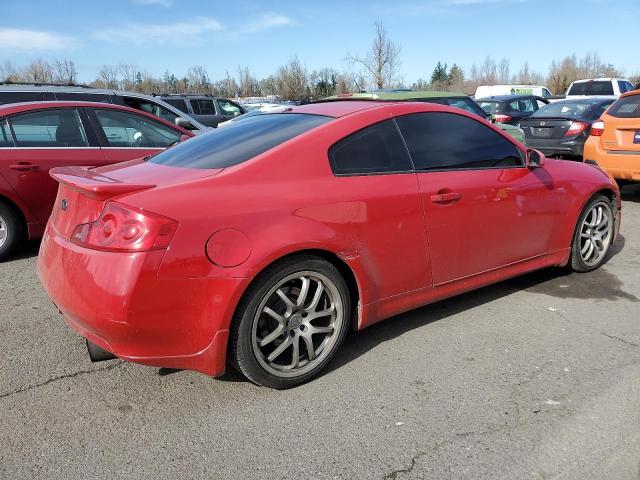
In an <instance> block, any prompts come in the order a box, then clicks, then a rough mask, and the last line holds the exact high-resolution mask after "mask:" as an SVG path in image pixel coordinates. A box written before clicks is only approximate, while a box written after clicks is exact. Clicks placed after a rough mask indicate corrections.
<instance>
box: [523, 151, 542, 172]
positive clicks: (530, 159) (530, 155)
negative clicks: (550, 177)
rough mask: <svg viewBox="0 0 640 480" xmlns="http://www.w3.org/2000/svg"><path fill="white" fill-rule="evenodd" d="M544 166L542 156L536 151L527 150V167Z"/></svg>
mask: <svg viewBox="0 0 640 480" xmlns="http://www.w3.org/2000/svg"><path fill="white" fill-rule="evenodd" d="M543 165H544V155H543V154H542V153H541V152H539V151H538V150H534V149H533V148H530V149H529V150H527V167H529V168H539V167H542V166H543Z"/></svg>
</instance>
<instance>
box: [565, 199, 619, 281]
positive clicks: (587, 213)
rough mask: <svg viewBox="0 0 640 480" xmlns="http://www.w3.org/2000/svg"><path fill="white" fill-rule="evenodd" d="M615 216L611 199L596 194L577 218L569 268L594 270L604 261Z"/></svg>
mask: <svg viewBox="0 0 640 480" xmlns="http://www.w3.org/2000/svg"><path fill="white" fill-rule="evenodd" d="M614 225H615V216H614V213H613V208H612V206H611V201H610V200H609V199H608V198H607V197H606V196H604V195H597V196H596V197H594V198H593V199H591V200H590V201H589V203H588V204H587V206H586V207H585V208H584V210H583V211H582V214H581V215H580V218H579V219H578V225H577V227H576V231H575V234H574V238H573V245H572V247H571V268H572V269H573V270H574V271H576V272H589V271H591V270H595V269H596V268H598V267H599V266H600V265H602V263H603V262H604V260H605V258H606V256H607V252H608V251H609V247H610V246H611V243H612V241H613V233H614Z"/></svg>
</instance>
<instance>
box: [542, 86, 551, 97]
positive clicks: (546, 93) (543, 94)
mask: <svg viewBox="0 0 640 480" xmlns="http://www.w3.org/2000/svg"><path fill="white" fill-rule="evenodd" d="M542 96H543V97H544V98H547V97H550V96H551V92H550V91H549V90H547V89H546V88H543V89H542Z"/></svg>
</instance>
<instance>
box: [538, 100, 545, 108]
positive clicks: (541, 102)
mask: <svg viewBox="0 0 640 480" xmlns="http://www.w3.org/2000/svg"><path fill="white" fill-rule="evenodd" d="M536 103H537V104H538V108H542V107H544V106H545V105H546V103H544V102H543V101H542V100H538V99H536Z"/></svg>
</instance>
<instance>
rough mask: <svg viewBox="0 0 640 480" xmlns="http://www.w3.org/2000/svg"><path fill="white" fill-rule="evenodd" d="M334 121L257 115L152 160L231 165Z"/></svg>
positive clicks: (196, 165) (188, 164)
mask: <svg viewBox="0 0 640 480" xmlns="http://www.w3.org/2000/svg"><path fill="white" fill-rule="evenodd" d="M330 120H332V117H326V116H322V115H308V114H301V113H274V114H268V113H266V114H262V115H255V116H253V117H251V118H247V119H245V120H243V121H242V122H234V123H232V124H229V125H228V126H225V127H224V128H216V129H215V130H212V131H211V132H208V133H206V134H204V135H200V136H198V137H195V138H192V139H190V140H188V141H186V142H183V143H180V144H179V145H176V146H175V147H172V148H170V149H168V150H165V151H164V152H162V153H160V154H158V155H156V156H154V157H152V158H151V159H150V160H149V161H150V162H151V163H158V164H162V165H171V166H174V167H186V168H205V169H206V168H225V167H231V166H233V165H237V164H239V163H242V162H246V161H247V160H249V159H251V158H253V157H256V156H258V155H260V154H261V153H264V152H266V151H267V150H270V149H272V148H274V147H277V146H278V145H280V144H281V143H284V142H286V141H287V140H290V139H292V138H294V137H297V136H298V135H300V134H302V133H304V132H306V131H308V130H311V129H312V128H314V127H317V126H319V125H322V124H324V123H327V122H329V121H330Z"/></svg>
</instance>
